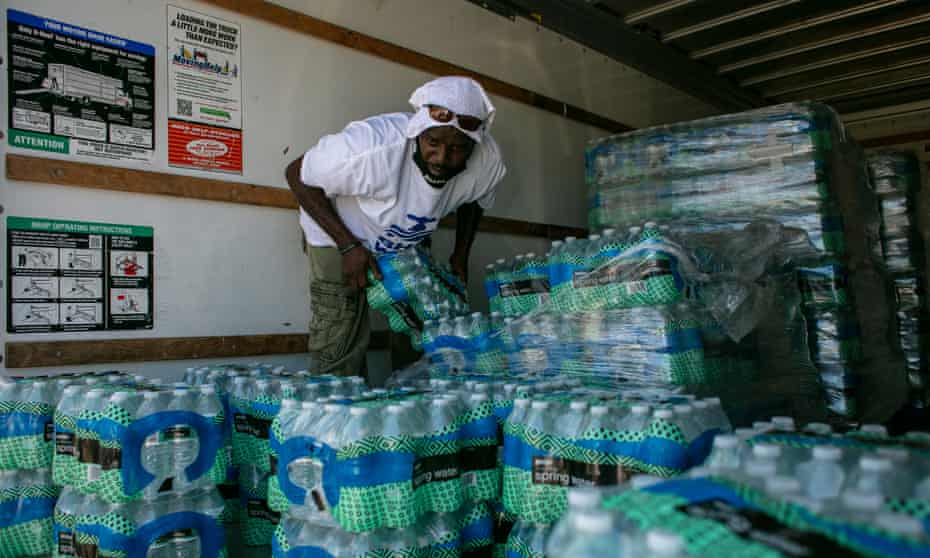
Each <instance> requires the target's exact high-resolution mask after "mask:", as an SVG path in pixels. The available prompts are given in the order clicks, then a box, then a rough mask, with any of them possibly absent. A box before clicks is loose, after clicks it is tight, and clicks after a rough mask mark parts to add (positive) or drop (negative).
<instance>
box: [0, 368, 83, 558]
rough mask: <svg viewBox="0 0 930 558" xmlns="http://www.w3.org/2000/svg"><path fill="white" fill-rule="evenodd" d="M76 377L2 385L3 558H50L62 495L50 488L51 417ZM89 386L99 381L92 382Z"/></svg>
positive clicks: (5, 380)
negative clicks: (40, 557)
mask: <svg viewBox="0 0 930 558" xmlns="http://www.w3.org/2000/svg"><path fill="white" fill-rule="evenodd" d="M84 380H85V379H84V378H78V377H68V378H60V379H55V378H48V377H36V378H31V379H10V378H2V379H0V556H2V557H3V558H19V557H39V556H49V555H50V554H51V553H52V548H53V536H52V533H53V519H52V516H53V511H54V508H55V500H56V498H57V497H58V493H59V492H60V489H59V488H58V487H57V486H55V484H54V483H53V482H52V455H53V452H54V446H55V436H54V430H53V427H52V416H53V414H54V412H55V406H56V405H57V404H58V400H59V399H60V398H61V394H62V392H63V391H64V389H65V388H66V387H68V386H71V385H74V384H79V383H82V382H83V381H84ZM87 381H100V379H99V378H97V377H93V378H91V377H90V376H88V377H87Z"/></svg>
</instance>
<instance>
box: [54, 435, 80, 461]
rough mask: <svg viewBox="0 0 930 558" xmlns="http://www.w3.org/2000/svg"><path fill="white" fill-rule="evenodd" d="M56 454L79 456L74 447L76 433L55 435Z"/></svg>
mask: <svg viewBox="0 0 930 558" xmlns="http://www.w3.org/2000/svg"><path fill="white" fill-rule="evenodd" d="M55 453H56V454H57V455H70V456H72V457H74V456H76V455H77V451H76V448H75V445H74V432H56V433H55Z"/></svg>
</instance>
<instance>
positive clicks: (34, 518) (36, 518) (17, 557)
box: [0, 469, 59, 558]
mask: <svg viewBox="0 0 930 558" xmlns="http://www.w3.org/2000/svg"><path fill="white" fill-rule="evenodd" d="M58 492H59V489H58V487H56V486H55V485H54V483H53V482H52V475H51V471H50V470H49V469H33V470H3V471H0V557H2V558H39V557H42V556H49V555H51V554H52V535H53V533H52V531H53V527H52V525H53V520H52V516H53V511H54V508H55V499H56V498H57V497H58Z"/></svg>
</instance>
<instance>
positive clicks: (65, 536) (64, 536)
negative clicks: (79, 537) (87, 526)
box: [58, 531, 75, 556]
mask: <svg viewBox="0 0 930 558" xmlns="http://www.w3.org/2000/svg"><path fill="white" fill-rule="evenodd" d="M58 554H60V555H62V556H74V555H75V548H74V533H70V532H68V531H61V532H60V533H58Z"/></svg>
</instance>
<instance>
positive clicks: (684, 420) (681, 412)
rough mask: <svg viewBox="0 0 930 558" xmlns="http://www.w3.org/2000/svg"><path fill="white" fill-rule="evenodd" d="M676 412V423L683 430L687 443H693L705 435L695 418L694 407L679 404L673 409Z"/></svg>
mask: <svg viewBox="0 0 930 558" xmlns="http://www.w3.org/2000/svg"><path fill="white" fill-rule="evenodd" d="M672 409H674V411H675V423H676V424H677V425H678V427H679V428H681V433H682V434H683V435H684V437H685V443H691V442H693V441H694V440H695V439H697V437H698V436H700V435H701V434H702V433H703V430H702V429H701V426H700V425H699V424H698V422H697V420H695V419H696V417H695V416H694V407H692V406H691V405H688V404H679V405H674V406H673V407H672Z"/></svg>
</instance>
